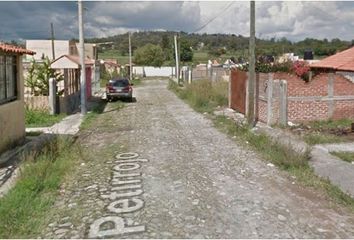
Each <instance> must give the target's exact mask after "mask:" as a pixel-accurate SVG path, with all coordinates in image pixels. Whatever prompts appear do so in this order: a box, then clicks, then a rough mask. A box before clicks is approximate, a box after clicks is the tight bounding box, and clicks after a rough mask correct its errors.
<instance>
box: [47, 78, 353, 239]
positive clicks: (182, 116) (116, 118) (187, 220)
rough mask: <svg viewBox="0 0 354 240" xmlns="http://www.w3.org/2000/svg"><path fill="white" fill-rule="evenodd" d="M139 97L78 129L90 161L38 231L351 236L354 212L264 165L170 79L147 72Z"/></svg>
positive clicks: (95, 234)
mask: <svg viewBox="0 0 354 240" xmlns="http://www.w3.org/2000/svg"><path fill="white" fill-rule="evenodd" d="M135 96H136V99H137V101H136V102H133V103H127V105H126V107H125V108H123V109H121V110H119V111H116V110H115V105H114V103H110V104H108V105H107V108H106V110H105V113H103V114H101V115H100V116H99V117H98V119H97V121H96V122H95V123H94V125H93V126H92V127H91V128H90V129H88V130H85V131H83V132H82V133H81V135H80V137H79V142H80V143H81V145H82V148H83V154H86V155H85V156H86V157H85V160H83V162H82V164H81V165H80V166H78V169H77V170H76V172H75V173H74V174H72V177H71V178H69V179H68V180H67V182H66V184H64V185H63V191H62V195H61V196H60V197H59V199H58V201H57V203H56V205H55V208H53V211H52V212H51V213H49V214H48V217H49V218H50V219H51V223H50V224H49V226H48V227H47V229H46V230H45V231H44V232H43V234H42V237H46V238H52V237H55V238H87V237H92V238H100V237H104V238H110V237H112V238H353V237H354V214H353V212H351V211H349V210H348V209H346V208H344V207H340V206H336V205H334V204H333V203H331V202H329V201H328V200H326V199H325V198H324V197H323V196H322V195H321V194H319V193H316V192H314V191H313V190H310V189H305V188H303V187H301V186H299V185H298V184H297V183H296V180H294V179H293V178H291V176H288V175H287V173H285V172H281V171H279V170H277V168H275V167H271V166H267V163H266V162H265V161H264V160H262V159H261V157H260V156H259V155H257V154H256V153H255V152H253V151H252V150H250V149H249V148H245V147H244V146H243V145H240V144H237V141H235V140H233V139H231V138H229V137H228V136H226V135H225V134H223V133H221V132H219V131H218V130H217V129H215V128H214V127H213V124H212V122H211V121H210V120H208V119H207V118H206V117H205V116H204V115H203V114H199V113H196V112H194V111H193V110H192V109H191V108H190V107H189V106H188V105H187V104H185V103H184V102H183V101H181V100H180V99H178V98H177V97H176V96H175V95H174V94H173V93H172V92H170V91H168V90H167V81H164V80H150V81H146V82H144V83H143V85H142V86H139V87H136V88H135ZM121 153H126V154H121Z"/></svg>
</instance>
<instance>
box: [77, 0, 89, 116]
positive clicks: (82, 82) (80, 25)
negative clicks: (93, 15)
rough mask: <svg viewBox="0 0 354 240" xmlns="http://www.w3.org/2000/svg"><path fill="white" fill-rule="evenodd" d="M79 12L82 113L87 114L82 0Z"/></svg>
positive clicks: (80, 0) (79, 2)
mask: <svg viewBox="0 0 354 240" xmlns="http://www.w3.org/2000/svg"><path fill="white" fill-rule="evenodd" d="M78 12H79V48H80V64H81V74H80V85H81V88H80V91H81V114H82V115H85V114H86V111H87V110H86V66H85V43H84V23H83V17H82V0H78Z"/></svg>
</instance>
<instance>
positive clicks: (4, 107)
mask: <svg viewBox="0 0 354 240" xmlns="http://www.w3.org/2000/svg"><path fill="white" fill-rule="evenodd" d="M24 54H29V55H33V54H34V52H33V51H30V50H26V49H23V48H19V47H16V46H12V45H8V44H1V43H0V154H1V153H2V152H4V151H5V150H7V149H8V148H10V147H12V146H14V145H16V144H18V143H20V142H21V141H23V140H24V138H25V135H26V132H25V110H24V96H23V88H24V80H23V73H22V56H23V55H24Z"/></svg>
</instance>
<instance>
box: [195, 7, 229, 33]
mask: <svg viewBox="0 0 354 240" xmlns="http://www.w3.org/2000/svg"><path fill="white" fill-rule="evenodd" d="M234 3H235V2H234V1H233V2H231V3H229V4H228V5H227V6H226V7H224V9H223V10H221V11H220V12H219V13H218V14H217V15H215V16H214V17H213V18H211V19H209V21H207V22H206V23H205V24H203V25H202V26H200V27H199V28H197V29H196V30H194V31H193V32H192V33H196V32H199V31H200V30H202V29H203V28H205V27H206V26H207V25H208V24H209V23H211V22H212V21H214V20H215V19H216V18H218V17H220V15H221V14H223V13H225V11H227V10H228V9H229V8H230V7H231V6H232V5H233V4H234Z"/></svg>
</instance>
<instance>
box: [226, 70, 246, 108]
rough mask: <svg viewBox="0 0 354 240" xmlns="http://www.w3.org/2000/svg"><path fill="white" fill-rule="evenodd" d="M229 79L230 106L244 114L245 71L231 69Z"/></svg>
mask: <svg viewBox="0 0 354 240" xmlns="http://www.w3.org/2000/svg"><path fill="white" fill-rule="evenodd" d="M230 81H231V82H230V88H231V89H230V90H231V97H230V98H231V99H230V100H231V102H230V107H231V108H232V109H234V110H236V111H238V112H240V113H243V114H246V88H247V72H243V71H240V70H232V71H231V78H230Z"/></svg>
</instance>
